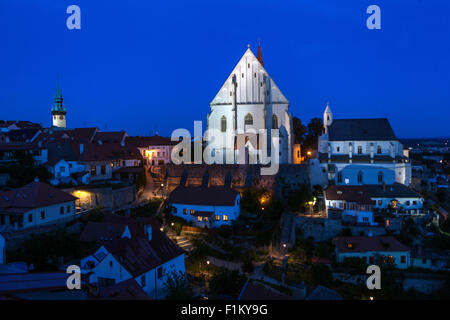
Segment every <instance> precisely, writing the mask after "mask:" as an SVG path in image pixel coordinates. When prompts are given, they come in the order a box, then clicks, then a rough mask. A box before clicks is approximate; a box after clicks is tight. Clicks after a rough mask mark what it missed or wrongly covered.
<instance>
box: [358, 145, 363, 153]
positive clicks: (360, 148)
mask: <svg viewBox="0 0 450 320" xmlns="http://www.w3.org/2000/svg"><path fill="white" fill-rule="evenodd" d="M358 154H362V146H358Z"/></svg>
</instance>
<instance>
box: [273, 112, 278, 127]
mask: <svg viewBox="0 0 450 320" xmlns="http://www.w3.org/2000/svg"><path fill="white" fill-rule="evenodd" d="M272 129H278V117H277V115H276V114H274V115H273V116H272Z"/></svg>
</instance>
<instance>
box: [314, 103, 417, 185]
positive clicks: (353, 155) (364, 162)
mask: <svg viewBox="0 0 450 320" xmlns="http://www.w3.org/2000/svg"><path fill="white" fill-rule="evenodd" d="M323 117H324V133H323V134H322V135H321V136H320V137H319V141H318V156H317V158H315V159H312V161H311V162H312V163H314V164H315V165H316V166H317V165H319V166H320V168H321V169H322V174H323V175H325V177H326V180H328V181H331V183H334V184H340V185H343V184H346V185H361V184H382V183H383V182H384V183H386V184H394V183H396V182H397V183H401V184H405V185H409V184H410V183H411V163H410V162H409V159H408V158H407V157H405V156H404V154H403V145H402V144H401V143H400V141H399V140H398V138H397V137H396V135H395V133H394V131H393V130H392V128H391V125H390V123H389V121H388V119H385V118H383V119H334V116H333V113H332V111H331V109H330V106H329V105H327V107H326V110H325V112H324V115H323Z"/></svg>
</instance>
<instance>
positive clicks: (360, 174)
mask: <svg viewBox="0 0 450 320" xmlns="http://www.w3.org/2000/svg"><path fill="white" fill-rule="evenodd" d="M362 182H363V173H362V172H361V171H359V172H358V183H362Z"/></svg>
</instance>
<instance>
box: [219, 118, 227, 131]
mask: <svg viewBox="0 0 450 320" xmlns="http://www.w3.org/2000/svg"><path fill="white" fill-rule="evenodd" d="M220 131H222V132H226V131H227V118H226V117H225V116H222V118H221V119H220Z"/></svg>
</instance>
